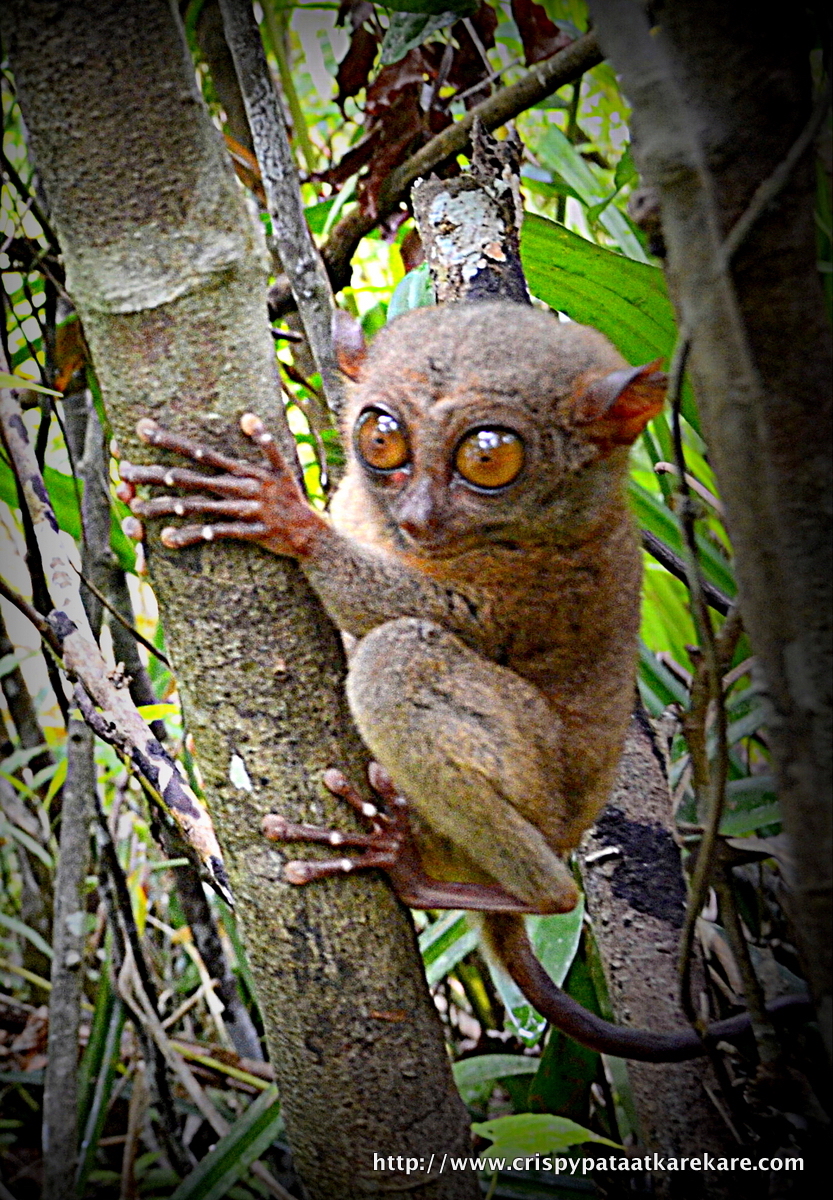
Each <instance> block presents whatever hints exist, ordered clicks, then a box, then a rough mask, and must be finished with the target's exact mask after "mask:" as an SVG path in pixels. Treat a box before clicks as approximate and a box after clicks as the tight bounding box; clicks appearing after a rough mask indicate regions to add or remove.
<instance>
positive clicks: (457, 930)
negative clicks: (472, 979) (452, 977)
mask: <svg viewBox="0 0 833 1200" xmlns="http://www.w3.org/2000/svg"><path fill="white" fill-rule="evenodd" d="M477 940H478V939H477V930H476V929H474V928H473V927H472V926H471V925H470V924H469V922H468V920H467V919H466V917H465V916H464V914H463V913H460V912H455V911H454V910H452V911H450V912H447V913H445V914H444V915H443V916H442V917H440V919H439V920H438V921H434V923H433V924H432V925H429V926H428V928H427V929H425V930H423V932H422V933H421V934H420V935H419V949H420V953H421V954H422V961H423V964H424V966H425V974H426V977H427V979H428V984H429V986H432V985H433V984H435V983H439V981H440V980H441V979H444V978H445V976H446V975H447V974H448V972H449V971H452V970H453V969H454V967H456V966H457V963H458V962H460V961H461V960H462V959H464V958H465V957H466V955H467V954H469V953H470V952H471V951H472V950H473V949H474V948H475V946H476V945H477Z"/></svg>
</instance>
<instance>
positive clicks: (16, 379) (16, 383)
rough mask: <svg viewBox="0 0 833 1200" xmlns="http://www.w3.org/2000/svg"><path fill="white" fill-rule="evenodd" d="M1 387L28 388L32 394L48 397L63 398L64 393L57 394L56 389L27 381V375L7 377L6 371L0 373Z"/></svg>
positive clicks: (30, 380)
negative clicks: (41, 394)
mask: <svg viewBox="0 0 833 1200" xmlns="http://www.w3.org/2000/svg"><path fill="white" fill-rule="evenodd" d="M0 387H4V388H26V389H27V390H28V391H30V392H45V393H46V395H47V396H58V397H60V398H63V392H56V391H55V389H54V388H48V387H42V386H41V385H40V384H39V383H35V382H34V380H32V379H27V378H26V376H25V375H7V374H6V372H5V371H0Z"/></svg>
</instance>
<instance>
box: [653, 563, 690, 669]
mask: <svg viewBox="0 0 833 1200" xmlns="http://www.w3.org/2000/svg"><path fill="white" fill-rule="evenodd" d="M643 558H644V562H645V570H644V572H643V575H642V628H641V637H642V640H643V642H644V643H645V645H646V646H649V647H650V648H651V649H652V650H655V651H656V650H665V651H667V652H668V653H669V654H670V655H671V657H672V658H673V659H674V660H675V662H678V663H679V664H680V666H681V667H684V668H685V669H686V670H688V669H689V668H688V667H686V664H687V663H688V661H689V658H688V652H687V650H686V646H691V645H693V644H695V643H696V642H697V635H696V633H695V630H694V621H693V619H692V616H691V607H690V604H689V592H688V588H687V587H686V585H685V584H684V583H681V582H680V580H679V579H675V578H674V576H673V575H669V573H668V571H666V569H665V567H663V566H661V565H660V564H659V563H658V562H657V561H656V559H654V558H652V557H651V555H650V554H648V552H647V551H645V553H644V554H643Z"/></svg>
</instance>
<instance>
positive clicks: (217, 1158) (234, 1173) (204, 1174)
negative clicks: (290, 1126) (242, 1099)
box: [171, 1087, 283, 1200]
mask: <svg viewBox="0 0 833 1200" xmlns="http://www.w3.org/2000/svg"><path fill="white" fill-rule="evenodd" d="M282 1124H283V1118H282V1116H281V1112H280V1101H279V1100H278V1089H277V1088H276V1087H269V1088H267V1089H266V1091H265V1092H262V1093H261V1094H260V1095H259V1096H258V1098H257V1099H256V1100H255V1101H254V1103H253V1104H250V1105H249V1107H248V1108H247V1109H246V1111H245V1112H244V1113H243V1115H242V1116H241V1117H238V1119H237V1120H236V1121H235V1122H234V1124H233V1125H232V1127H231V1129H230V1130H229V1131H228V1133H227V1134H225V1135H224V1136H223V1137H221V1138H220V1140H219V1142H217V1144H216V1145H215V1146H214V1148H213V1149H212V1150H211V1151H210V1152H209V1153H208V1154H207V1155H206V1156H205V1158H204V1159H202V1161H201V1162H200V1163H199V1165H198V1166H197V1167H195V1168H194V1170H193V1171H192V1172H191V1174H190V1175H187V1176H186V1177H185V1179H183V1181H182V1183H180V1185H179V1187H178V1188H177V1189H176V1191H175V1192H174V1193H173V1194H172V1196H171V1200H220V1198H221V1197H222V1196H225V1195H226V1193H227V1192H228V1190H229V1188H230V1187H232V1185H233V1184H235V1183H236V1182H237V1180H238V1179H240V1178H242V1176H243V1175H245V1173H246V1172H247V1171H248V1169H249V1167H250V1166H251V1165H252V1163H253V1162H255V1160H256V1159H258V1158H260V1156H261V1154H263V1153H264V1152H265V1151H266V1150H268V1149H269V1147H270V1146H271V1145H272V1142H273V1141H274V1140H275V1138H276V1136H277V1135H278V1133H279V1132H280V1129H281V1127H282Z"/></svg>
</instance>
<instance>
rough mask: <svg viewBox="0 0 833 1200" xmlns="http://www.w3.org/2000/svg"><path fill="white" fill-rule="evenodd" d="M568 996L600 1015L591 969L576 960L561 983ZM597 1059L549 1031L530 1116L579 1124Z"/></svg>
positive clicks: (533, 1087)
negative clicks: (553, 1117) (551, 1116)
mask: <svg viewBox="0 0 833 1200" xmlns="http://www.w3.org/2000/svg"><path fill="white" fill-rule="evenodd" d="M564 987H565V990H566V992H567V994H568V995H569V996H571V997H572V998H573V999H574V1000H577V1001H578V1003H579V1004H581V1005H582V1006H583V1007H584V1008H586V1009H587V1010H588V1011H589V1012H594V1013H596V1014H598V1013H599V1002H598V997H597V996H596V989H595V987H594V985H593V978H592V976H591V974H590V968H589V967H588V965H587V962H586V961H585V958H584V957H583V956H581V955H579V956H577V957H576V959H575V960H574V962H573V965H572V966H571V967H570V973H569V975H568V976H567V978H566V980H565V981H564ZM598 1069H599V1056H598V1054H597V1053H596V1051H595V1050H589V1049H588V1048H587V1046H580V1045H579V1043H578V1042H575V1041H573V1039H572V1038H569V1037H567V1035H566V1034H564V1033H562V1032H561V1030H559V1029H551V1030H550V1035H549V1037H548V1038H547V1044H546V1046H545V1047H544V1053H543V1054H542V1055H541V1058H540V1060H539V1065H538V1070H537V1071H536V1072H535V1078H534V1079H533V1080H532V1082H531V1083H530V1085H529V1092H528V1093H527V1106H528V1108H529V1109H530V1111H532V1112H544V1113H557V1114H558V1116H560V1117H568V1118H569V1119H570V1120H571V1121H579V1122H580V1121H582V1120H584V1117H585V1115H586V1113H587V1111H588V1101H589V1092H590V1085H591V1084H592V1083H593V1081H594V1079H596V1077H597V1073H598Z"/></svg>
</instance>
